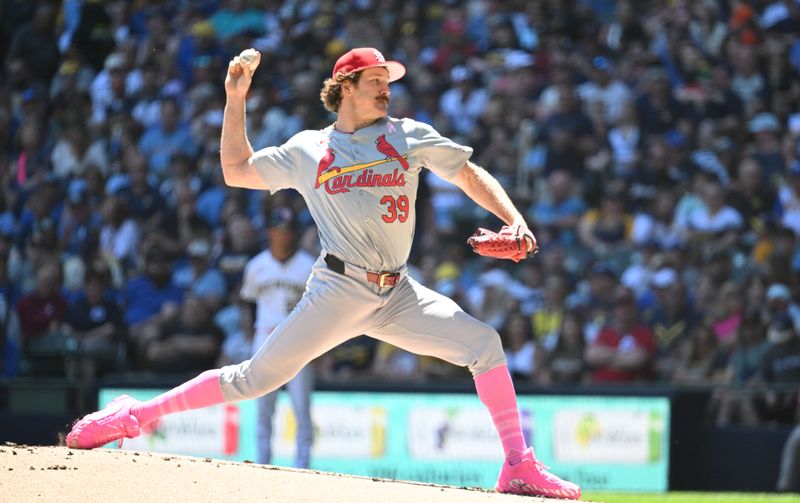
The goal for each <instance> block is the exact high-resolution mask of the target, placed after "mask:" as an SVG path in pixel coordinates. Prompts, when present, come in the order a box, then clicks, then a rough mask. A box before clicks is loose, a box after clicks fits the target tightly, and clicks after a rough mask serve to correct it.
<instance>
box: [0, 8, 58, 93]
mask: <svg viewBox="0 0 800 503" xmlns="http://www.w3.org/2000/svg"><path fill="white" fill-rule="evenodd" d="M56 14H57V11H56V5H55V4H53V3H51V2H41V3H38V5H37V7H36V11H35V12H34V14H33V19H32V20H31V21H30V22H29V23H26V24H24V25H22V26H21V27H14V28H16V29H17V31H16V33H14V37H13V38H12V39H11V47H10V48H9V50H8V54H7V57H8V58H24V59H25V61H27V62H28V64H29V65H30V68H31V73H32V74H33V76H34V78H35V79H36V80H38V81H39V82H41V83H43V84H46V85H49V83H50V80H51V79H52V78H53V75H55V73H56V70H57V69H58V58H59V53H58V46H57V44H56V33H55V29H54V27H55V19H56Z"/></svg>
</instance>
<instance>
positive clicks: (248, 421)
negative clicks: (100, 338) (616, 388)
mask: <svg viewBox="0 0 800 503" xmlns="http://www.w3.org/2000/svg"><path fill="white" fill-rule="evenodd" d="M160 392H161V390H130V389H125V390H121V389H104V390H101V392H100V405H101V406H103V405H105V404H107V403H108V402H110V401H111V400H112V399H113V398H114V397H116V396H117V395H119V394H120V393H127V394H129V395H131V396H133V397H134V398H138V399H140V400H144V399H148V398H151V397H152V396H155V395H156V394H158V393H160ZM519 404H520V415H521V419H522V427H523V433H524V435H525V437H526V441H527V442H528V444H529V445H533V446H534V449H535V450H536V453H537V456H538V457H539V458H540V459H542V460H543V461H544V462H545V463H546V464H547V465H548V466H549V467H550V469H551V471H553V472H554V473H556V474H558V475H560V476H562V477H564V478H567V479H569V480H573V481H575V482H577V483H578V484H580V485H581V486H582V487H583V488H584V489H585V490H608V491H666V490H667V489H668V487H667V482H668V466H669V450H668V449H669V415H670V409H669V400H668V399H666V398H654V397H616V396H615V397H598V396H550V395H548V396H524V395H523V396H520V397H519ZM312 420H313V423H314V445H313V448H312V454H311V468H313V469H316V470H324V471H332V472H338V473H349V474H353V475H363V476H370V477H383V478H392V479H404V480H415V481H420V482H429V483H438V484H448V485H455V486H468V487H473V486H477V487H484V488H492V487H494V483H495V481H496V477H497V473H498V471H499V468H500V463H501V462H502V458H503V452H502V448H501V446H500V442H499V440H498V438H497V433H496V432H495V429H494V426H493V425H492V422H491V418H490V417H489V414H488V412H487V411H486V409H485V408H484V407H483V405H482V404H481V403H480V401H479V400H478V398H477V397H476V396H474V395H465V394H431V393H427V394H423V393H373V392H370V393H351V392H315V393H314V396H313V398H312ZM256 421H257V418H256V407H255V402H252V401H248V402H239V403H236V404H226V405H217V406H214V407H209V408H206V409H200V410H194V411H187V412H183V413H180V414H174V415H171V416H167V417H165V418H163V419H162V421H161V424H160V425H159V427H158V428H157V429H156V431H154V432H153V433H151V434H145V435H142V436H141V437H139V438H136V439H130V440H126V442H125V444H124V448H125V449H132V450H143V451H152V452H160V453H171V454H184V455H192V456H201V457H207V456H209V457H214V458H218V459H230V460H239V461H244V460H254V459H256V454H255V453H256V448H255V441H256V440H255V439H256ZM273 421H274V423H273V424H274V427H273V455H274V459H273V461H272V462H273V464H276V465H282V466H291V463H292V460H293V459H294V449H295V444H294V437H295V431H296V429H297V427H296V422H295V420H294V415H293V414H292V409H291V405H290V402H289V400H288V396H286V395H284V394H281V396H279V398H278V403H277V408H276V412H275V417H274V419H273Z"/></svg>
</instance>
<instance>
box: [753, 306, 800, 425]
mask: <svg viewBox="0 0 800 503" xmlns="http://www.w3.org/2000/svg"><path fill="white" fill-rule="evenodd" d="M767 339H768V340H769V342H770V343H771V347H770V348H769V349H768V350H767V352H766V353H765V354H764V357H763V359H762V360H761V375H762V377H763V379H764V382H765V383H767V384H772V385H777V386H778V388H777V389H776V388H772V389H768V390H767V392H766V397H765V403H764V406H765V412H764V417H765V419H766V420H767V421H774V422H778V423H782V424H792V423H794V422H795V421H796V420H797V419H798V418H797V385H798V384H800V337H798V335H797V328H796V326H795V324H794V321H793V320H792V318H791V317H790V316H788V315H787V314H786V313H780V314H778V315H776V316H774V317H773V318H772V320H771V323H770V326H769V329H768V331H767ZM781 385H782V386H781ZM786 385H791V386H786Z"/></svg>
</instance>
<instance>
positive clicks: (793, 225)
mask: <svg viewBox="0 0 800 503" xmlns="http://www.w3.org/2000/svg"><path fill="white" fill-rule="evenodd" d="M775 212H776V217H777V219H778V220H779V221H780V223H781V225H782V226H784V227H786V228H787V229H791V230H792V231H794V233H795V234H800V160H796V161H795V162H793V163H792V165H791V166H790V167H789V173H788V176H787V177H786V180H784V181H782V182H781V183H780V186H779V187H778V201H777V204H776V205H775Z"/></svg>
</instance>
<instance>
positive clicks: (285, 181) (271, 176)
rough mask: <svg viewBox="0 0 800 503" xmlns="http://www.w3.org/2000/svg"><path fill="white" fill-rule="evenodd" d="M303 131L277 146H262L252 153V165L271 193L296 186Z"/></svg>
mask: <svg viewBox="0 0 800 503" xmlns="http://www.w3.org/2000/svg"><path fill="white" fill-rule="evenodd" d="M304 133H305V132H300V133H298V134H296V135H294V136H293V137H291V138H289V140H288V141H287V142H286V143H284V144H283V145H281V146H279V147H274V146H273V147H266V148H262V149H261V150H259V151H258V152H256V153H255V154H253V166H254V167H255V168H256V171H257V172H258V175H259V176H260V177H261V179H262V180H263V181H264V183H265V184H266V185H267V187H268V188H269V191H270V192H271V193H275V192H277V191H279V190H281V189H288V188H293V187H296V186H297V180H296V176H297V171H296V168H297V166H298V164H299V162H298V161H299V158H300V156H301V154H300V151H301V148H302V140H303V136H304Z"/></svg>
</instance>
